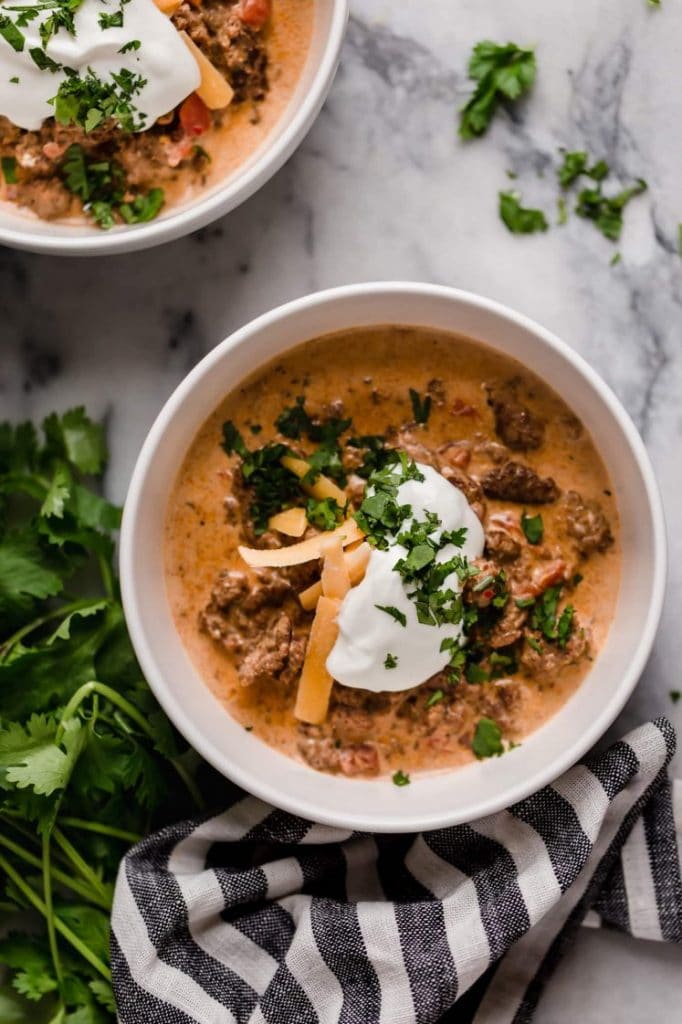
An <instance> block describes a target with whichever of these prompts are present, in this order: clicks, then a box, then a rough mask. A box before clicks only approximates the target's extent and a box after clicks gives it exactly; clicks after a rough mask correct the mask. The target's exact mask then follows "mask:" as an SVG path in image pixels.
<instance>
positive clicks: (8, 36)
mask: <svg viewBox="0 0 682 1024" xmlns="http://www.w3.org/2000/svg"><path fill="white" fill-rule="evenodd" d="M0 36H2V38H3V39H4V40H5V42H6V43H9V45H10V46H11V47H12V49H13V50H16V52H17V53H21V52H22V50H23V49H24V46H25V44H26V37H25V35H24V33H23V32H21V31H20V30H19V29H18V28H17V26H16V25H15V24H14V22H13V21H12V19H11V18H8V17H7V15H6V14H2V15H0Z"/></svg>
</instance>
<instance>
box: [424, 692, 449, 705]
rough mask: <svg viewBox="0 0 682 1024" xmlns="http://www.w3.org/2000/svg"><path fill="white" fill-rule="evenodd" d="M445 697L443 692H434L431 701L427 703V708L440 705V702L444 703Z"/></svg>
mask: <svg viewBox="0 0 682 1024" xmlns="http://www.w3.org/2000/svg"><path fill="white" fill-rule="evenodd" d="M444 696H445V692H444V691H443V690H434V691H433V693H432V694H431V696H430V697H429V699H428V700H427V702H426V707H427V708H432V707H433V705H434V704H439V703H440V701H442V699H443V697H444Z"/></svg>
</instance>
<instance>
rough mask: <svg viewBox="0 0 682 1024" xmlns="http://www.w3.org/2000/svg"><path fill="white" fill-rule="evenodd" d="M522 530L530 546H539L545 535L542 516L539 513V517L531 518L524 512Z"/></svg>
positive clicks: (522, 514)
mask: <svg viewBox="0 0 682 1024" xmlns="http://www.w3.org/2000/svg"><path fill="white" fill-rule="evenodd" d="M521 529H522V530H523V533H524V536H525V538H526V540H527V541H528V543H529V544H539V543H540V542H541V540H542V538H543V535H544V526H543V523H542V516H541V514H540V513H539V512H538V513H537V515H534V516H529V515H526V512H525V510H524V511H523V512H522V513H521Z"/></svg>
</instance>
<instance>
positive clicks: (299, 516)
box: [268, 508, 308, 537]
mask: <svg viewBox="0 0 682 1024" xmlns="http://www.w3.org/2000/svg"><path fill="white" fill-rule="evenodd" d="M307 525H308V524H307V520H306V517H305V509H304V508H288V509H286V510H285V511H284V512H278V513H277V515H275V516H270V518H269V519H268V528H269V529H270V530H277V531H278V532H279V533H285V534H286V535H287V537H302V536H303V534H304V533H305V530H306V526H307Z"/></svg>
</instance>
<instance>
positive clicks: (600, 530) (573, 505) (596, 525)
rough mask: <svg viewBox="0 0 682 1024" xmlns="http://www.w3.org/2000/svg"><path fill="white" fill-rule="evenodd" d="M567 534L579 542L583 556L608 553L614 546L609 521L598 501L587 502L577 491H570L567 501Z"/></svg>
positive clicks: (579, 549)
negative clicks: (609, 548) (597, 552)
mask: <svg viewBox="0 0 682 1024" xmlns="http://www.w3.org/2000/svg"><path fill="white" fill-rule="evenodd" d="M565 504H566V532H567V533H568V535H569V536H570V537H573V539H574V540H575V541H576V542H577V547H578V551H579V552H580V554H581V555H589V554H591V553H592V552H593V551H606V549H607V548H608V547H609V546H610V545H611V544H613V534H612V533H611V527H610V525H609V521H608V519H607V518H606V516H605V515H604V512H603V510H602V508H601V505H599V503H598V502H596V501H585V500H584V499H583V498H582V497H581V496H580V495H579V494H578V493H577V491H569V492H568V493H567V495H566V499H565Z"/></svg>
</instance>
